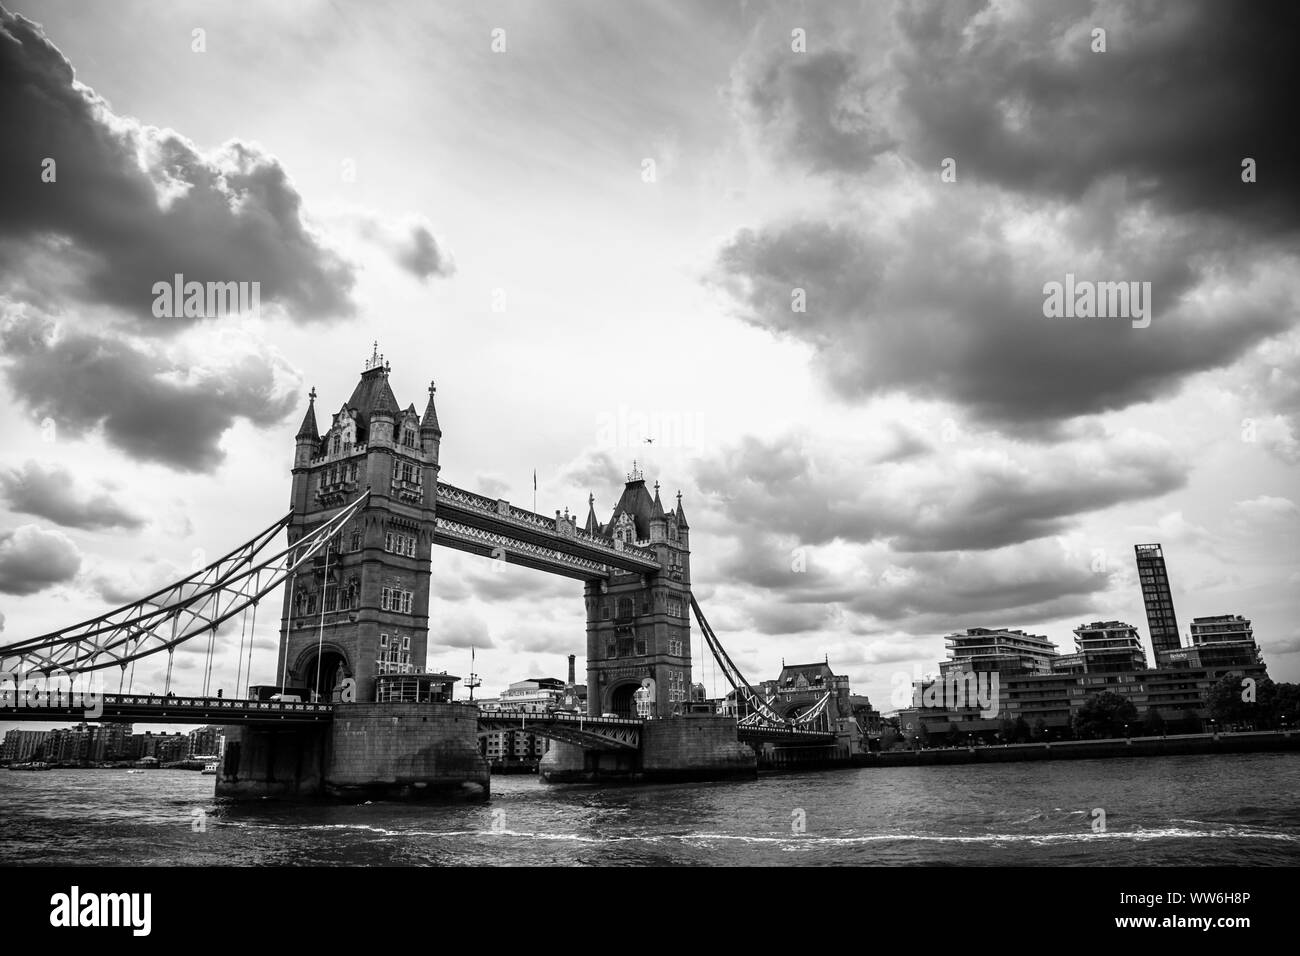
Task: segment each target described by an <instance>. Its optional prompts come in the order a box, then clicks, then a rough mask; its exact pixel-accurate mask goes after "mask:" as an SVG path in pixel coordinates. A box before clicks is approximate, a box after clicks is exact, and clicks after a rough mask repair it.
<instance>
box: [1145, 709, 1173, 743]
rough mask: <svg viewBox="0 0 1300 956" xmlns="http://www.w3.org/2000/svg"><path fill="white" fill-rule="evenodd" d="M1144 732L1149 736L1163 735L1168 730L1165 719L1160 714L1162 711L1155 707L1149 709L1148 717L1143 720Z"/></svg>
mask: <svg viewBox="0 0 1300 956" xmlns="http://www.w3.org/2000/svg"><path fill="white" fill-rule="evenodd" d="M1142 732H1143V733H1145V734H1146V735H1147V736H1148V737H1163V736H1164V735H1165V733H1166V732H1167V728H1166V727H1165V719H1164V718H1163V717H1161V716H1160V711H1159V710H1157V709H1156V708H1154V707H1151V708H1148V709H1147V719H1146V720H1144V721H1143V722H1142Z"/></svg>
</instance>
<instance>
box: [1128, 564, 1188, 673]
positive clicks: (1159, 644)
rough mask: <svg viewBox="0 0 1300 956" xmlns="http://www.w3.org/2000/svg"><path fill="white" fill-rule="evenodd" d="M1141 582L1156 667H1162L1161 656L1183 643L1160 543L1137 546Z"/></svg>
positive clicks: (1139, 580)
mask: <svg viewBox="0 0 1300 956" xmlns="http://www.w3.org/2000/svg"><path fill="white" fill-rule="evenodd" d="M1133 551H1134V553H1135V555H1136V556H1137V569H1138V583H1139V584H1140V585H1141V587H1142V603H1143V604H1145V605H1146V609H1147V627H1148V628H1149V629H1150V631H1151V651H1152V654H1153V655H1154V659H1155V664H1156V666H1157V667H1159V666H1161V660H1160V656H1161V654H1165V653H1168V652H1170V651H1176V650H1178V648H1179V647H1180V646H1181V644H1182V642H1181V640H1180V639H1179V635H1178V618H1177V616H1176V615H1175V613H1174V595H1173V592H1172V591H1171V590H1170V588H1169V572H1168V570H1167V569H1166V568H1165V555H1164V551H1163V550H1161V547H1160V545H1158V544H1135V545H1134V546H1133Z"/></svg>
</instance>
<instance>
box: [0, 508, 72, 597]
mask: <svg viewBox="0 0 1300 956" xmlns="http://www.w3.org/2000/svg"><path fill="white" fill-rule="evenodd" d="M80 567H81V552H80V551H79V550H78V549H77V546H76V545H75V544H73V543H72V539H70V538H69V537H68V536H67V535H65V534H64V533H63V532H61V531H45V530H42V529H41V528H38V527H37V526H36V525H31V524H29V525H23V526H22V527H20V528H17V529H16V530H14V531H0V592H3V593H5V594H19V595H22V594H35V593H36V592H38V591H43V590H44V589H45V588H48V587H50V586H51V585H55V584H62V583H63V582H65V581H70V580H72V578H74V577H75V576H76V574H77V570H78V569H79V568H80Z"/></svg>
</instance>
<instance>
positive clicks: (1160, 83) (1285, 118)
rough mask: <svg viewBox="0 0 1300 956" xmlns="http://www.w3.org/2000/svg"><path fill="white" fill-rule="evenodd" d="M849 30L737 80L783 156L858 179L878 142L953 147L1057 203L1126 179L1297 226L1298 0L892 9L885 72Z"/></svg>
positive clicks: (899, 148)
mask: <svg viewBox="0 0 1300 956" xmlns="http://www.w3.org/2000/svg"><path fill="white" fill-rule="evenodd" d="M859 26H860V25H859V24H855V23H850V22H840V23H837V24H836V26H835V32H836V33H837V35H839V36H840V37H841V38H842V39H841V44H842V48H840V49H829V50H823V51H820V52H817V53H807V54H793V53H790V52H788V51H782V52H780V53H775V54H772V55H770V56H769V57H768V58H767V59H766V60H765V61H763V62H760V63H758V64H756V65H754V66H752V67H749V68H748V69H747V70H746V71H745V72H744V73H743V74H742V76H741V77H740V78H739V79H738V81H737V83H736V89H737V98H738V100H739V103H738V105H739V106H740V108H741V110H742V112H744V113H746V115H747V119H748V120H749V121H750V122H751V123H752V124H753V125H754V126H755V127H756V128H757V129H758V130H759V132H760V133H762V134H763V136H764V137H765V139H766V141H767V142H768V143H769V144H770V146H771V148H772V149H773V151H774V152H775V153H777V154H778V155H781V156H782V157H784V158H787V159H790V160H793V161H794V162H796V163H798V164H799V165H800V166H803V167H804V168H807V169H809V170H811V171H813V172H837V173H850V174H855V173H861V172H863V171H865V170H867V169H869V168H870V167H871V166H872V165H873V163H874V161H875V159H876V158H877V157H878V156H879V155H881V154H882V153H884V152H887V151H888V152H895V153H897V154H899V155H901V156H902V157H904V158H906V159H908V160H910V161H911V162H913V163H915V164H917V165H918V166H919V167H921V168H924V169H927V170H929V169H932V170H935V171H936V172H937V170H938V168H939V163H940V161H941V160H943V159H944V158H947V157H951V158H953V159H955V160H956V161H957V168H958V171H959V181H965V180H966V179H967V178H969V179H978V180H983V181H987V182H992V183H997V184H999V185H1001V186H1003V187H1005V188H1007V189H1010V190H1013V191H1016V192H1030V193H1039V194H1045V195H1055V196H1060V197H1064V198H1067V199H1078V198H1080V197H1081V196H1083V195H1084V194H1085V193H1086V192H1087V191H1088V190H1089V189H1090V188H1093V187H1095V186H1096V185H1097V184H1098V183H1100V182H1102V181H1104V180H1106V179H1107V178H1110V177H1122V178H1123V179H1124V180H1125V181H1126V182H1127V183H1128V184H1129V186H1130V188H1131V195H1132V196H1133V198H1134V199H1135V200H1137V199H1143V198H1151V199H1154V200H1156V201H1157V202H1158V203H1159V204H1160V205H1161V206H1162V207H1163V208H1165V209H1166V210H1170V211H1198V212H1212V213H1217V214H1222V215H1224V216H1227V217H1229V218H1231V219H1235V220H1243V221H1249V222H1250V223H1252V224H1254V225H1257V226H1259V227H1261V228H1263V229H1266V230H1272V229H1278V228H1281V229H1295V228H1296V227H1298V226H1300V179H1297V177H1295V176H1294V175H1292V174H1291V171H1292V170H1293V169H1296V168H1300V138H1297V137H1296V136H1295V134H1294V131H1293V129H1292V123H1291V122H1290V118H1291V115H1292V113H1293V112H1294V94H1293V91H1294V90H1295V89H1296V88H1298V87H1300V57H1296V56H1295V52H1294V44H1295V37H1296V35H1297V34H1298V33H1300V7H1297V6H1296V5H1295V4H1294V3H1292V2H1290V0H1264V2H1258V3H1249V4H1240V3H1231V2H1229V0H1187V2H1181V3H1176V4H1169V3H1167V4H1147V3H1138V2H1095V3H1093V4H1091V5H1084V4H1079V3H1077V2H1071V0H1053V2H1044V3H1035V4H1032V5H1026V6H1024V7H1016V6H1006V7H995V6H993V5H991V4H989V3H985V2H978V0H971V2H956V3H954V2H950V0H942V2H940V0H929V2H921V3H915V2H905V3H898V4H896V5H895V6H894V16H893V24H892V30H893V36H892V37H891V38H890V39H891V42H890V43H889V49H890V53H889V55H888V58H887V66H886V64H885V63H882V59H884V58H882V57H880V56H877V55H874V54H869V53H864V52H860V51H861V50H862V49H863V48H864V46H866V44H865V43H864V42H845V38H847V39H849V40H852V39H855V38H853V37H852V34H851V33H846V31H851V30H852V29H854V28H856V27H859ZM1094 28H1102V29H1105V30H1106V50H1105V52H1093V50H1092V43H1093V37H1092V30H1093V29H1094ZM827 32H830V28H827ZM856 39H857V40H859V41H861V40H862V39H863V38H856ZM1246 157H1250V158H1253V159H1254V160H1255V161H1256V163H1257V164H1258V170H1259V176H1258V179H1257V182H1255V183H1253V184H1244V183H1243V182H1242V180H1241V172H1242V166H1241V164H1242V160H1243V159H1244V158H1246Z"/></svg>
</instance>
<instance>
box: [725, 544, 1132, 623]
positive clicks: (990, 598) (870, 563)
mask: <svg viewBox="0 0 1300 956" xmlns="http://www.w3.org/2000/svg"><path fill="white" fill-rule="evenodd" d="M737 540H738V541H739V544H738V545H737V546H736V547H735V548H734V549H733V550H732V551H731V552H730V553H729V555H728V556H727V557H726V558H725V559H724V560H723V562H722V564H721V566H720V574H721V576H722V577H723V578H725V579H727V580H729V581H733V582H735V583H737V584H741V585H745V586H748V587H752V588H755V589H758V591H759V593H758V594H753V593H749V594H747V596H746V598H745V608H746V610H745V614H746V615H747V620H748V621H749V622H750V623H751V625H752V626H753V627H754V628H755V629H756V630H760V631H763V632H764V633H800V632H803V631H807V630H813V629H819V628H820V629H824V630H825V629H832V630H835V629H844V628H847V629H850V630H853V629H854V628H853V627H852V624H853V621H854V616H860V617H858V618H857V620H858V621H861V620H862V619H864V618H870V619H875V620H879V621H891V622H895V621H907V622H908V626H909V627H910V628H911V629H912V630H916V631H925V630H929V629H932V628H937V629H941V630H946V629H950V628H954V627H959V626H960V627H967V626H973V625H972V624H969V623H961V622H970V621H971V620H972V615H976V616H977V617H980V616H985V617H987V618H991V619H992V621H991V626H1002V625H1004V624H1005V625H1006V626H1013V627H1020V626H1024V625H1026V624H1031V623H1033V622H1034V621H1042V620H1052V619H1055V618H1059V617H1062V616H1070V615H1076V614H1087V613H1091V611H1090V609H1091V608H1093V607H1095V603H1096V595H1099V594H1103V593H1105V592H1106V591H1107V589H1108V588H1109V586H1110V584H1111V581H1110V578H1109V577H1108V576H1107V575H1105V574H1096V573H1093V572H1092V571H1091V569H1090V568H1089V567H1088V564H1087V562H1086V561H1084V560H1076V559H1074V557H1073V556H1071V555H1069V554H1068V553H1067V552H1066V551H1065V550H1063V549H1062V547H1061V546H1060V545H1058V544H1057V543H1056V542H1055V541H1051V540H1039V541H1034V542H1029V543H1026V544H1022V545H1017V546H1015V547H1010V548H1003V549H999V550H997V551H986V552H943V553H938V554H890V553H888V552H886V553H884V554H880V555H871V556H870V557H864V558H862V559H861V560H860V561H858V562H857V563H856V564H854V565H853V566H851V567H847V568H835V567H830V566H829V565H823V564H822V557H821V555H820V554H819V551H818V549H816V548H811V549H805V554H804V562H803V564H802V566H803V567H804V568H805V570H804V571H801V572H797V571H794V570H793V569H792V566H791V565H792V562H791V559H790V556H791V553H792V550H793V549H792V548H791V546H790V543H789V540H788V539H780V538H777V537H774V536H772V535H769V534H767V533H765V532H763V531H761V530H756V529H749V528H747V529H743V530H742V531H741V532H740V534H739V535H738V538H737ZM832 605H833V606H835V607H836V608H837V610H836V611H835V612H832V611H830V610H828V609H827V608H828V606H832ZM840 613H843V614H844V615H845V616H846V617H845V619H844V621H843V626H842V627H841V626H838V625H839V624H840V620H839V617H838V615H839V614H840ZM976 623H978V621H976Z"/></svg>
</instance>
